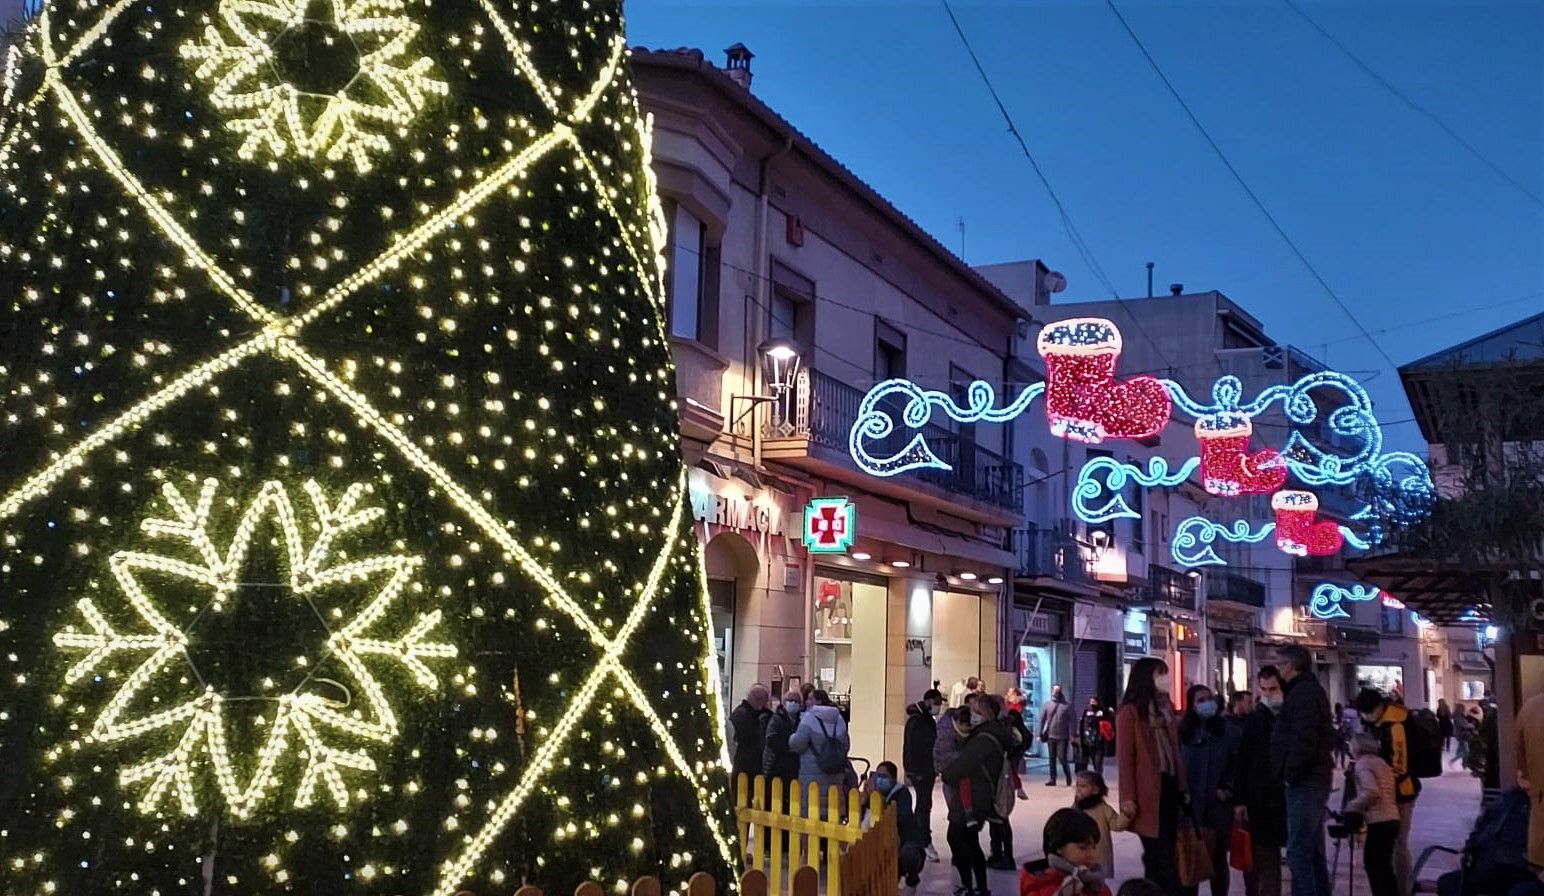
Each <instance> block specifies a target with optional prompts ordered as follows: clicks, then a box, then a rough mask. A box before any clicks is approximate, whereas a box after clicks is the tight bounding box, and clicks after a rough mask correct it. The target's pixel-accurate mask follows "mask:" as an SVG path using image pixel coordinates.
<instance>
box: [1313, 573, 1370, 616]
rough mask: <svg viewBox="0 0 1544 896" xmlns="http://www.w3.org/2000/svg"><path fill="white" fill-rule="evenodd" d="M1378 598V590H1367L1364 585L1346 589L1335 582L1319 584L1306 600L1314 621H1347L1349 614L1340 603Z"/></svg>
mask: <svg viewBox="0 0 1544 896" xmlns="http://www.w3.org/2000/svg"><path fill="white" fill-rule="evenodd" d="M1377 596H1378V589H1376V588H1368V587H1367V586H1366V585H1352V586H1351V587H1349V588H1347V587H1346V586H1344V585H1340V584H1337V583H1335V582H1320V583H1319V584H1318V585H1317V586H1315V587H1314V589H1313V593H1312V594H1311V595H1309V598H1308V612H1309V613H1311V614H1313V616H1314V618H1315V619H1349V618H1350V617H1351V614H1350V613H1347V612H1346V608H1345V607H1343V606H1341V601H1347V600H1353V601H1358V602H1361V601H1369V600H1373V599H1375V598H1376V597H1377Z"/></svg>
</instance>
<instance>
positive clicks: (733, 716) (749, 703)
mask: <svg viewBox="0 0 1544 896" xmlns="http://www.w3.org/2000/svg"><path fill="white" fill-rule="evenodd" d="M771 699H772V693H771V692H770V691H768V690H767V686H766V685H764V684H753V685H751V689H750V690H749V691H747V692H746V694H745V699H744V700H741V701H740V705H739V706H736V707H735V709H734V712H732V713H730V714H729V733H730V736H731V738H732V741H733V742H732V743H731V744H730V745H729V760H730V766H729V768H730V773H731V775H732V777H731V778H730V780H733V781H738V780H739V777H740V775H745V776H747V777H750V778H754V777H756V776H757V775H759V774H761V759H762V756H761V751H762V748H763V747H764V746H765V744H764V743H763V742H762V725H763V724H764V722H763V720H764V719H766V717H767V714H768V710H767V703H768V702H769V701H770V700H771Z"/></svg>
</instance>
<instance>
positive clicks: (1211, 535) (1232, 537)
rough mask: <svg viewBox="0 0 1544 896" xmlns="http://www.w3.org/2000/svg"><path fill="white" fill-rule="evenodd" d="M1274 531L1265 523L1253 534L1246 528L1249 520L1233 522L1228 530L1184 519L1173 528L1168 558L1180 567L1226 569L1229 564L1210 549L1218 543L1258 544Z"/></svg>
mask: <svg viewBox="0 0 1544 896" xmlns="http://www.w3.org/2000/svg"><path fill="white" fill-rule="evenodd" d="M1275 531H1276V524H1275V523H1266V524H1265V525H1263V526H1261V527H1260V528H1259V529H1258V530H1255V529H1250V528H1249V521H1248V520H1235V521H1234V522H1233V525H1231V526H1227V525H1224V524H1222V523H1214V522H1212V521H1211V520H1209V519H1207V518H1206V517H1204V516H1192V517H1186V518H1185V520H1184V521H1182V522H1181V523H1180V524H1179V525H1178V526H1176V527H1175V528H1174V542H1173V543H1172V544H1171V545H1170V546H1169V554H1170V555H1171V556H1173V557H1174V562H1176V563H1178V564H1179V565H1181V566H1186V567H1192V568H1193V567H1197V566H1227V565H1228V562H1227V561H1226V560H1224V559H1222V558H1221V557H1219V556H1217V552H1216V551H1215V550H1213V549H1212V544H1213V542H1215V541H1216V540H1217V539H1219V538H1220V539H1222V540H1223V541H1228V542H1232V543H1233V544H1258V543H1259V542H1262V541H1264V540H1265V539H1267V538H1269V537H1270V535H1271V533H1272V532H1275Z"/></svg>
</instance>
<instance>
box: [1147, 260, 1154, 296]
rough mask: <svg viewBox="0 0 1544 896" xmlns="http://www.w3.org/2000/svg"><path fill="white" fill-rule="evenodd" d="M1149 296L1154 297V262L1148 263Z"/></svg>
mask: <svg viewBox="0 0 1544 896" xmlns="http://www.w3.org/2000/svg"><path fill="white" fill-rule="evenodd" d="M1147 297H1148V298H1149V299H1150V298H1152V297H1153V263H1152V262H1150V261H1149V262H1148V263H1147Z"/></svg>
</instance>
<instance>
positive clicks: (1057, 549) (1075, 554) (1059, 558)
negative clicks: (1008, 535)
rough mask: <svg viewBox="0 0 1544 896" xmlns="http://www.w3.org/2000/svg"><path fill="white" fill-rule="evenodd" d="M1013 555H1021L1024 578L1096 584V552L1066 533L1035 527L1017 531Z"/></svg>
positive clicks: (1014, 531) (1020, 566)
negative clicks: (1094, 558) (1094, 557)
mask: <svg viewBox="0 0 1544 896" xmlns="http://www.w3.org/2000/svg"><path fill="white" fill-rule="evenodd" d="M1013 552H1014V553H1015V554H1016V555H1018V558H1019V575H1021V576H1030V577H1035V578H1040V577H1044V578H1050V579H1059V580H1061V581H1063V582H1070V583H1072V584H1075V585H1092V584H1093V583H1094V561H1093V556H1092V554H1093V552H1092V551H1091V550H1090V549H1089V548H1088V547H1086V546H1084V545H1082V544H1079V543H1078V541H1077V539H1075V538H1073V537H1072V536H1070V535H1068V534H1066V533H1065V532H1060V531H1057V530H1055V529H1041V528H1039V527H1035V526H1030V527H1028V528H1024V529H1015V530H1013Z"/></svg>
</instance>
